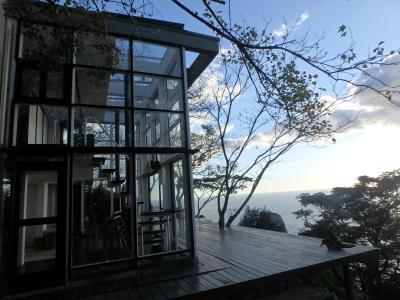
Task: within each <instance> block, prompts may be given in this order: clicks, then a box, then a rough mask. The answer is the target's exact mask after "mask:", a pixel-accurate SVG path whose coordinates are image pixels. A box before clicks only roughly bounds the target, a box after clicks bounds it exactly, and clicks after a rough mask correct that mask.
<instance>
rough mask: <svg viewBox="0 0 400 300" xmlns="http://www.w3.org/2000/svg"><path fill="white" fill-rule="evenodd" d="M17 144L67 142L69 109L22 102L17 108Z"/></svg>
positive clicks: (15, 132)
mask: <svg viewBox="0 0 400 300" xmlns="http://www.w3.org/2000/svg"><path fill="white" fill-rule="evenodd" d="M15 115H16V122H17V127H16V128H15V130H14V139H15V144H17V145H21V144H67V138H68V130H67V126H68V109H67V108H66V107H61V106H51V105H28V104H21V105H18V106H16V110H15Z"/></svg>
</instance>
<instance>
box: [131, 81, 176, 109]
mask: <svg viewBox="0 0 400 300" xmlns="http://www.w3.org/2000/svg"><path fill="white" fill-rule="evenodd" d="M133 82H134V91H135V104H134V105H135V107H138V108H147V109H165V110H183V107H182V95H183V92H182V81H181V80H179V79H164V78H159V77H154V76H139V75H137V76H134V79H133Z"/></svg>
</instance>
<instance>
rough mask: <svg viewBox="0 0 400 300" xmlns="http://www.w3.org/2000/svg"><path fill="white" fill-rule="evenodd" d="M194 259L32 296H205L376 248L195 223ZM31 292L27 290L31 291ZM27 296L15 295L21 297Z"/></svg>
mask: <svg viewBox="0 0 400 300" xmlns="http://www.w3.org/2000/svg"><path fill="white" fill-rule="evenodd" d="M197 241H198V242H197V243H198V245H197V246H198V249H199V263H198V264H197V265H193V264H192V263H187V262H186V263H182V264H178V263H176V262H175V261H174V260H172V259H171V260H170V261H169V262H163V263H162V264H161V265H160V266H158V267H155V266H152V267H151V268H147V269H146V268H144V269H143V270H138V271H133V272H132V273H124V274H118V275H117V274H113V275H111V276H108V277H105V278H102V279H96V280H93V281H92V282H87V281H82V282H75V283H70V284H69V285H68V286H66V287H57V288H53V289H48V290H46V291H38V292H36V293H35V294H36V297H37V299H46V298H47V299H53V298H56V299H91V300H99V299H151V300H158V299H173V298H182V299H183V298H190V299H203V298H206V299H209V298H213V297H220V296H223V295H227V296H229V295H235V294H236V293H238V292H241V293H243V292H245V291H246V290H251V289H254V288H257V287H260V286H263V285H265V284H267V283H271V282H273V281H274V280H281V279H288V278H293V277H296V276H299V275H303V274H307V273H308V272H315V271H318V270H323V269H328V268H331V267H334V266H338V265H343V264H346V263H349V262H354V261H359V260H363V259H371V258H372V259H373V258H374V256H375V255H376V254H377V250H376V249H374V248H370V247H365V246H356V247H354V248H351V249H346V250H342V251H332V250H328V249H327V248H326V247H320V244H321V241H320V240H319V239H315V238H310V237H304V236H298V235H292V234H285V233H278V232H272V231H266V230H258V229H251V228H244V227H236V226H233V227H232V228H231V229H226V230H224V231H220V230H219V229H218V227H217V226H216V225H215V224H212V223H206V222H200V223H199V224H198V226H197ZM31 295H32V294H31ZM25 296H27V294H25V295H23V294H20V295H18V296H17V297H12V298H18V299H19V298H23V297H25Z"/></svg>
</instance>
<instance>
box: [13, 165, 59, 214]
mask: <svg viewBox="0 0 400 300" xmlns="http://www.w3.org/2000/svg"><path fill="white" fill-rule="evenodd" d="M57 180H58V178H57V171H26V172H22V173H21V197H20V205H19V207H20V213H19V217H20V219H32V218H46V217H55V216H57Z"/></svg>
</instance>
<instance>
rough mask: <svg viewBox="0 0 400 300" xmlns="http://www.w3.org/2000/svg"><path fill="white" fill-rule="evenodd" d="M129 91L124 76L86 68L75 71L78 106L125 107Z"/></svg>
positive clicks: (75, 97) (75, 100) (75, 99)
mask: <svg viewBox="0 0 400 300" xmlns="http://www.w3.org/2000/svg"><path fill="white" fill-rule="evenodd" d="M127 90H128V84H127V82H126V80H125V75H124V74H120V73H114V74H111V73H109V72H106V71H99V70H91V69H85V68H77V69H76V70H75V95H74V103H76V104H89V105H102V106H125V104H126V95H125V93H126V91H127Z"/></svg>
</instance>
